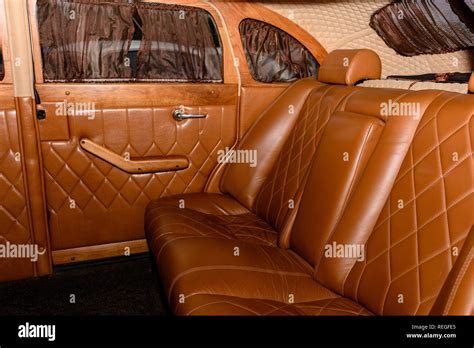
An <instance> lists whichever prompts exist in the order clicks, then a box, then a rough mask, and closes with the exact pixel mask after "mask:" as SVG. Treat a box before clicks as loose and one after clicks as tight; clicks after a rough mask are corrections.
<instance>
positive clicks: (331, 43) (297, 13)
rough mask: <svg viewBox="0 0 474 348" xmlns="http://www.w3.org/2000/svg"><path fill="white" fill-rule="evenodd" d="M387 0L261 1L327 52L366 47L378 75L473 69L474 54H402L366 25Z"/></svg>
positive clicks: (464, 52) (459, 52)
mask: <svg viewBox="0 0 474 348" xmlns="http://www.w3.org/2000/svg"><path fill="white" fill-rule="evenodd" d="M390 2H391V1H389V0H339V1H335V0H318V1H289V0H286V1H282V0H271V1H264V2H262V3H261V4H262V5H264V6H266V7H268V8H270V9H272V10H273V11H275V12H278V13H279V14H281V15H283V16H285V17H288V18H289V19H291V20H293V21H294V22H296V23H297V24H299V25H300V26H301V27H302V28H304V29H305V30H306V31H308V32H309V33H311V34H312V35H313V36H314V37H315V38H316V39H317V40H318V41H319V42H320V43H321V44H322V45H323V46H324V48H325V49H326V50H327V51H328V52H330V51H332V50H334V49H337V48H370V49H372V50H374V51H376V52H377V53H378V54H379V56H380V58H381V60H382V77H386V76H388V75H415V74H424V73H433V72H456V71H459V72H469V71H473V70H474V53H473V51H472V50H471V51H470V52H469V51H467V50H465V51H458V52H454V53H446V54H436V55H420V56H416V57H403V56H400V55H398V54H397V53H396V52H395V51H394V50H393V49H391V48H390V47H388V46H387V45H386V44H385V42H384V41H383V40H382V39H381V38H380V37H379V36H378V35H377V33H376V32H375V31H374V30H373V29H372V28H370V26H369V21H370V16H371V15H372V13H373V12H374V11H375V10H377V9H379V8H381V7H383V6H385V5H386V4H388V3H390Z"/></svg>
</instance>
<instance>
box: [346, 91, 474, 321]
mask: <svg viewBox="0 0 474 348" xmlns="http://www.w3.org/2000/svg"><path fill="white" fill-rule="evenodd" d="M462 97H464V96H461V97H459V95H458V97H452V94H451V95H449V97H447V96H446V95H442V96H441V97H438V98H437V99H436V100H435V102H433V104H435V106H431V107H430V108H431V111H428V112H427V114H428V115H432V117H430V118H426V119H425V118H424V119H423V120H422V121H421V124H420V126H419V128H418V130H417V132H416V135H415V138H414V140H413V143H412V145H411V146H410V149H409V152H408V155H407V156H406V158H405V160H404V163H403V164H402V169H401V170H400V173H399V175H398V177H397V179H396V182H395V184H394V187H393V189H392V192H391V194H390V197H389V199H388V200H387V203H386V205H385V207H384V209H383V212H382V214H381V215H380V217H379V221H378V222H377V224H376V227H375V229H374V231H373V233H372V235H371V236H370V237H369V240H368V242H367V249H368V250H367V257H366V261H365V262H364V263H361V264H360V265H357V264H356V265H355V267H354V268H353V270H352V271H351V274H350V276H349V278H348V281H347V283H346V287H345V289H346V292H351V291H352V290H351V287H354V286H355V288H354V289H355V292H354V296H355V298H356V300H357V301H358V302H360V303H362V304H363V305H364V306H366V307H367V308H370V309H372V310H373V311H374V312H376V313H379V314H389V315H390V314H394V313H397V314H400V313H405V314H408V315H412V314H428V312H429V310H430V308H431V306H432V305H433V303H434V300H435V298H436V296H437V294H438V292H439V290H440V288H441V286H442V284H443V282H444V279H445V278H446V276H447V274H448V272H449V270H450V269H451V267H452V265H453V263H454V261H455V259H456V255H455V254H453V248H454V247H456V248H457V249H458V250H459V249H460V248H461V247H462V244H463V242H464V240H465V238H466V236H467V233H468V232H469V229H470V228H471V225H472V224H473V221H472V214H471V215H469V214H466V212H468V211H469V207H471V209H472V206H473V203H474V202H473V201H474V194H473V192H474V191H473V187H474V185H473V182H472V180H473V179H472V178H474V164H473V158H472V151H473V147H472V137H473V117H472V115H473V112H472V108H471V109H469V108H467V109H466V108H464V109H463V110H466V111H462V112H459V113H457V114H456V115H453V114H452V113H448V112H446V111H445V110H447V109H448V108H446V106H448V105H451V104H452V103H458V104H460V103H461V101H458V100H456V99H457V98H462ZM464 106H465V104H464ZM450 110H452V109H450ZM455 155H456V156H455ZM465 178H471V180H466V179H465ZM400 204H401V205H400ZM384 269H386V270H387V272H385V271H384ZM382 273H386V274H387V276H386V277H383V276H380V275H381V274H382ZM376 274H378V276H376ZM374 282H376V283H377V284H374ZM369 283H370V284H369ZM354 284H355V285H354ZM414 284H415V285H414ZM374 286H375V287H377V288H380V289H385V291H381V292H380V293H378V294H375V293H374V292H373V291H370V288H374ZM408 289H415V290H414V291H408ZM400 295H401V296H402V297H400ZM400 299H401V301H402V302H401V303H400V302H399V301H400Z"/></svg>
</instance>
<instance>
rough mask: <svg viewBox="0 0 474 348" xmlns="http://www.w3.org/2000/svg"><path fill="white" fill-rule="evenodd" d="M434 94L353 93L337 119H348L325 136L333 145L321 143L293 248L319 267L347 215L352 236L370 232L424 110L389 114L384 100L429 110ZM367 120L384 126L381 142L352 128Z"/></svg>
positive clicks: (302, 201) (302, 204)
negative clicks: (374, 140)
mask: <svg viewBox="0 0 474 348" xmlns="http://www.w3.org/2000/svg"><path fill="white" fill-rule="evenodd" d="M433 98H434V95H433V94H432V93H431V92H423V93H413V92H406V91H402V90H376V89H360V90H357V91H356V92H354V93H353V94H351V95H350V96H349V97H348V99H347V101H346V103H345V107H344V110H341V111H340V112H339V113H336V115H335V116H334V117H333V118H332V119H331V121H332V120H334V119H335V117H337V116H339V115H346V116H347V117H348V118H347V121H346V124H345V125H344V126H342V127H339V128H338V129H334V130H332V134H329V131H330V130H331V129H330V128H329V126H328V127H327V128H326V131H325V133H324V135H323V136H327V137H328V140H329V141H328V145H327V146H326V147H323V146H322V145H323V143H321V146H320V148H319V149H318V150H317V152H316V156H315V160H314V162H313V168H312V170H311V173H310V177H309V179H308V182H307V184H306V186H305V188H304V194H303V197H302V200H301V204H300V207H299V210H298V213H297V216H296V220H295V223H294V225H293V230H292V231H291V236H290V247H291V249H292V250H294V251H295V252H297V253H298V254H299V255H301V256H303V257H304V258H305V259H306V261H307V262H308V263H310V264H311V265H313V266H314V265H317V264H318V263H319V262H320V260H321V258H322V257H323V253H324V251H325V247H326V244H327V242H328V239H330V238H331V236H332V235H333V234H334V233H335V231H337V230H336V228H339V226H340V225H341V223H342V222H343V221H344V219H345V220H347V219H348V218H350V219H351V223H350V224H349V225H348V228H349V227H350V228H352V229H353V230H352V232H351V234H350V236H352V235H353V234H365V235H367V234H369V233H370V231H371V230H372V228H373V226H374V224H375V221H376V219H377V216H378V214H379V213H380V211H381V209H382V207H383V203H384V201H385V199H386V197H387V195H388V192H389V190H390V188H391V185H392V184H393V182H394V180H395V176H396V174H397V172H398V169H399V168H400V165H401V163H402V160H403V156H404V154H405V153H406V151H407V150H408V145H409V143H410V141H411V138H412V136H413V134H414V132H415V129H416V127H417V125H418V122H419V119H420V115H411V116H410V115H407V116H400V117H394V116H388V115H384V114H383V113H382V112H381V105H384V103H390V101H396V102H399V103H420V112H421V113H423V112H424V110H426V108H427V107H428V105H429V103H430V101H431V100H432V99H433ZM417 116H418V117H417ZM366 120H368V121H366ZM364 121H365V122H370V125H371V127H374V126H375V124H378V125H379V127H381V128H382V129H383V133H382V134H381V135H380V136H379V138H380V139H377V141H376V142H373V143H370V140H371V139H370V138H369V137H367V136H365V134H356V133H352V130H354V129H355V128H356V127H357V126H358V124H360V123H361V122H364ZM344 156H346V157H347V160H346V161H344ZM345 212H347V214H345ZM308 226H311V227H308ZM337 242H338V243H343V241H342V240H340V239H337Z"/></svg>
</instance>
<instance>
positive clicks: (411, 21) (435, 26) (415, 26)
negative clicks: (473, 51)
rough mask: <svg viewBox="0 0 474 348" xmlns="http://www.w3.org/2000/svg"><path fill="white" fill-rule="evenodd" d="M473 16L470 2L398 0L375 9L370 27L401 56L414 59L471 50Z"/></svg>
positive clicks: (472, 43) (473, 33)
mask: <svg viewBox="0 0 474 348" xmlns="http://www.w3.org/2000/svg"><path fill="white" fill-rule="evenodd" d="M469 3H471V5H470V6H468V5H469ZM473 17H474V16H473V9H472V0H466V2H465V1H464V0H402V1H396V2H393V3H391V4H389V5H387V6H384V7H382V8H381V9H379V10H377V11H376V12H375V13H374V14H373V15H372V17H371V20H370V26H371V27H372V28H373V29H374V30H375V31H376V32H377V34H378V35H379V36H380V37H381V38H382V39H383V40H384V41H385V43H386V44H387V45H388V46H389V47H391V48H393V49H394V50H395V51H397V52H398V53H400V54H401V55H403V56H416V55H419V54H436V53H446V52H454V51H457V50H461V49H466V48H472V47H474V21H473Z"/></svg>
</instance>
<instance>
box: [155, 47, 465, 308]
mask: <svg viewBox="0 0 474 348" xmlns="http://www.w3.org/2000/svg"><path fill="white" fill-rule="evenodd" d="M345 58H347V59H348V60H345ZM346 61H347V62H348V63H349V64H348V65H347V66H346V64H343V62H346ZM379 77H380V60H379V59H378V57H377V56H376V55H375V53H373V52H372V51H369V50H339V51H334V52H332V53H331V54H329V55H328V56H327V57H326V60H325V61H324V63H323V65H322V66H321V69H320V73H319V81H315V80H309V79H306V80H301V81H299V82H297V83H295V84H294V85H292V87H290V88H289V89H288V90H287V91H286V92H285V93H284V94H283V95H282V96H281V97H280V98H279V99H278V100H277V101H275V103H273V105H271V106H270V107H269V108H268V109H267V111H266V112H265V113H264V114H263V115H262V116H261V117H260V118H259V120H257V122H256V124H255V125H254V126H253V127H252V128H251V130H249V131H248V133H247V134H246V136H245V137H244V139H242V141H241V142H240V144H239V147H238V148H239V149H257V151H258V163H259V164H258V166H257V167H255V168H252V167H250V166H248V164H229V165H227V168H226V170H225V172H224V175H223V177H222V181H221V188H222V191H223V192H224V194H206V193H202V194H187V195H179V196H173V197H167V198H163V199H158V200H156V201H154V202H152V203H151V204H150V205H149V206H148V208H147V212H146V228H147V231H146V232H147V237H148V240H149V244H150V247H151V250H152V252H153V254H154V256H155V259H156V262H157V266H158V269H159V273H160V277H161V280H162V283H163V286H164V288H165V291H166V293H167V296H168V300H169V303H170V306H171V308H172V310H173V312H174V313H176V314H182V315H185V314H193V315H252V314H259V315H270V314H273V315H275V314H276V315H282V314H285V315H286V314H305V315H317V314H324V315H332V314H335V315H349V314H367V315H368V314H389V315H399V314H400V315H401V314H409V315H410V314H428V313H433V314H471V313H472V311H473V302H474V299H473V296H472V279H473V278H472V272H473V269H472V267H473V266H472V262H471V260H472V254H473V252H472V243H473V240H472V239H473V238H474V237H473V233H474V232H472V231H471V232H470V230H471V229H472V225H473V214H472V207H473V187H474V184H473V179H472V178H473V176H474V169H473V160H472V155H471V154H472V151H473V145H472V138H473V134H474V125H473V122H472V114H473V111H474V110H473V108H474V101H473V98H474V97H473V96H472V95H462V94H456V93H448V92H440V91H416V92H415V91H404V90H394V89H372V88H361V87H353V86H352V85H354V84H355V83H356V82H357V81H359V80H362V79H368V78H379ZM389 101H392V102H399V103H411V102H413V103H419V104H416V105H419V113H420V114H419V115H418V116H420V117H406V116H405V117H403V116H398V117H391V116H387V115H384V114H382V113H381V105H382V103H388V102H389ZM290 110H291V111H294V112H290ZM468 236H469V237H468ZM333 245H335V246H338V245H354V246H357V245H362V246H364V247H365V253H364V256H365V257H364V258H363V260H361V261H358V260H357V259H356V257H343V258H339V257H328V255H327V254H326V251H327V248H328V247H327V246H333ZM469 272H470V273H469Z"/></svg>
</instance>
